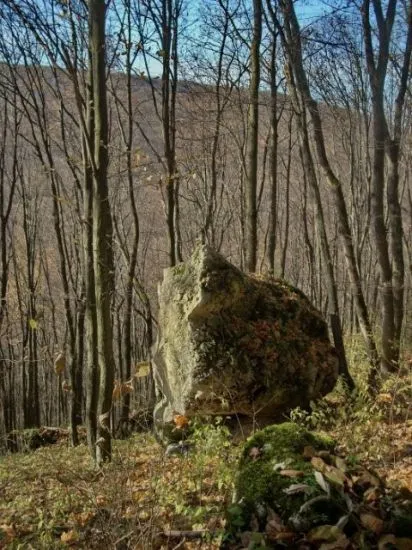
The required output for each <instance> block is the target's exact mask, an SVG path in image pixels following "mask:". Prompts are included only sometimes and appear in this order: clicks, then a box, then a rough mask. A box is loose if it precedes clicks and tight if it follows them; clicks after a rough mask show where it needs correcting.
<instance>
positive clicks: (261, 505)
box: [229, 422, 335, 527]
mask: <svg viewBox="0 0 412 550" xmlns="http://www.w3.org/2000/svg"><path fill="white" fill-rule="evenodd" d="M334 445H335V444H334V441H333V440H331V439H330V438H329V437H324V436H320V435H315V434H313V433H311V432H308V431H306V430H305V429H304V428H302V427H299V426H298V425H296V424H294V423H292V422H287V423H284V424H278V425H273V426H268V427H267V428H265V429H264V430H262V431H260V432H257V433H256V434H255V435H254V436H253V437H252V438H250V439H249V440H248V442H247V443H246V445H245V448H244V451H243V454H242V458H241V461H240V465H239V474H238V478H237V483H236V499H235V500H236V502H237V506H234V507H233V508H231V509H230V510H229V515H231V514H232V515H233V513H234V515H235V516H236V515H237V516H238V517H237V518H236V519H235V523H236V522H238V523H239V522H242V523H243V527H247V526H248V523H250V521H251V520H252V521H256V520H257V521H258V522H259V523H260V524H262V525H264V524H265V522H266V519H267V515H268V513H270V511H274V512H276V513H277V514H279V516H280V517H281V518H282V520H283V521H284V522H285V523H288V522H290V521H292V522H293V521H296V519H295V520H294V516H295V515H296V514H297V512H298V511H299V510H300V509H301V507H302V505H303V504H304V503H305V502H308V501H310V500H313V499H314V497H316V496H320V495H322V497H323V496H324V495H325V492H324V491H323V490H322V488H321V487H320V486H319V484H318V483H317V482H316V479H315V477H314V468H313V465H312V463H311V458H312V457H314V456H315V455H316V454H317V453H319V452H321V453H322V451H323V452H324V453H325V454H328V453H329V451H331V450H332V449H333V447H334ZM319 500H320V499H319ZM318 502H319V501H318ZM320 502H322V501H321V500H320ZM325 502H327V499H326V501H325ZM315 508H316V510H317V507H315ZM316 510H315V511H313V510H312V512H313V514H314V515H316V514H317V513H318V512H317V511H316ZM313 514H312V515H313ZM323 519H324V518H323V517H319V518H318V522H320V523H322V522H323ZM310 520H311V521H312V522H313V523H316V518H315V517H313V518H310ZM302 521H303V518H302Z"/></svg>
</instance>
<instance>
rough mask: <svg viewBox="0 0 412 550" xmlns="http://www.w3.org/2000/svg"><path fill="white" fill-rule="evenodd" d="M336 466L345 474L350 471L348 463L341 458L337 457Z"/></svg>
mask: <svg viewBox="0 0 412 550" xmlns="http://www.w3.org/2000/svg"><path fill="white" fill-rule="evenodd" d="M335 466H336V468H338V469H339V470H341V471H342V472H344V473H345V472H346V470H347V469H348V467H347V466H346V462H345V461H344V460H343V458H341V457H340V456H335Z"/></svg>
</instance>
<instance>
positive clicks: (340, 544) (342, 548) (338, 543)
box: [319, 535, 350, 550]
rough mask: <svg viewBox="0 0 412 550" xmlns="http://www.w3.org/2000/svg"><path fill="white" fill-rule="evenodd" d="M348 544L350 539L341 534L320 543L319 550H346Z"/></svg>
mask: <svg viewBox="0 0 412 550" xmlns="http://www.w3.org/2000/svg"><path fill="white" fill-rule="evenodd" d="M349 545H350V540H349V539H348V538H347V537H346V535H341V536H340V537H339V538H338V539H336V540H335V541H332V542H324V543H323V544H321V545H320V547H319V550H346V548H348V547H349Z"/></svg>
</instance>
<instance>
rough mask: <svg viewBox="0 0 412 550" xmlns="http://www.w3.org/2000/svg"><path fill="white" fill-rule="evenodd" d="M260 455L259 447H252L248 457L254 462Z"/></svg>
mask: <svg viewBox="0 0 412 550" xmlns="http://www.w3.org/2000/svg"><path fill="white" fill-rule="evenodd" d="M261 454H262V453H261V451H260V449H259V447H252V448H251V449H250V451H249V456H250V458H251V459H252V460H256V459H257V458H258V457H259V456H260V455H261Z"/></svg>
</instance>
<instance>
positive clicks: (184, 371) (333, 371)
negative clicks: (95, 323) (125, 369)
mask: <svg viewBox="0 0 412 550" xmlns="http://www.w3.org/2000/svg"><path fill="white" fill-rule="evenodd" d="M159 306H160V310H159V336H158V341H157V343H156V346H155V350H154V354H153V367H154V375H155V383H156V393H157V398H158V402H157V405H156V408H155V411H154V420H155V424H156V425H157V426H160V425H164V424H165V423H168V422H170V421H171V420H172V418H173V415H175V414H180V415H185V416H190V415H194V414H207V415H231V414H237V415H246V416H249V417H253V418H255V419H256V418H261V419H265V420H266V421H268V422H271V421H276V420H278V419H279V418H280V417H281V415H282V414H284V413H285V412H286V411H288V410H290V409H291V408H293V407H296V406H297V405H299V406H301V407H305V406H307V405H308V404H309V402H310V401H311V400H313V399H316V398H318V397H320V396H322V395H324V394H325V393H327V392H329V391H330V390H331V389H332V388H333V386H334V384H335V382H336V379H337V376H338V361H337V357H336V354H335V351H334V348H333V347H332V346H331V344H330V341H329V338H328V330H327V326H326V323H325V321H324V320H323V319H322V316H321V314H320V313H319V311H317V310H316V309H315V308H314V307H313V306H312V305H311V304H310V302H309V300H308V299H307V297H306V296H305V295H304V294H303V293H302V292H301V291H299V290H297V289H296V288H293V287H291V286H290V285H288V284H287V283H286V282H285V281H283V280H275V279H265V278H260V277H258V276H256V277H255V276H248V275H246V274H244V273H242V272H241V271H240V270H239V269H237V268H236V267H234V266H233V265H232V264H230V263H229V262H228V261H227V260H225V259H224V258H223V257H222V256H221V255H220V254H218V253H216V252H215V251H214V250H212V249H211V248H209V247H208V246H206V245H200V246H199V247H197V248H196V250H195V251H194V253H193V255H192V257H191V258H190V259H189V260H188V261H187V262H185V263H182V264H179V265H177V266H175V267H173V268H169V269H166V270H165V272H164V279H163V283H162V284H161V285H160V287H159Z"/></svg>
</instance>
